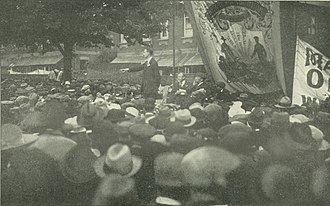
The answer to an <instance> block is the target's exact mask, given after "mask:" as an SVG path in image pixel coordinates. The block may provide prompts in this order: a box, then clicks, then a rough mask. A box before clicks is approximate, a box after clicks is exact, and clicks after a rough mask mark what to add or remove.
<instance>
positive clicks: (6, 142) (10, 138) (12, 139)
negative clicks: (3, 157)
mask: <svg viewBox="0 0 330 206" xmlns="http://www.w3.org/2000/svg"><path fill="white" fill-rule="evenodd" d="M1 137H2V139H1V140H2V141H1V150H8V149H13V148H17V147H21V146H24V145H27V144H30V143H33V142H35V141H36V140H37V139H38V138H39V136H38V135H37V134H23V133H22V130H21V129H20V128H19V127H18V126H16V125H13V124H4V125H2V128H1Z"/></svg>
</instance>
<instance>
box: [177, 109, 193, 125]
mask: <svg viewBox="0 0 330 206" xmlns="http://www.w3.org/2000/svg"><path fill="white" fill-rule="evenodd" d="M174 114H175V117H174V118H172V119H171V121H173V120H174V121H179V122H182V123H183V124H184V127H191V126H193V125H194V124H195V123H196V117H194V116H192V115H191V113H190V111H189V110H188V109H181V110H178V111H175V112H174Z"/></svg>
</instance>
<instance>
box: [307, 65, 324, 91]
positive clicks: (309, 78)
mask: <svg viewBox="0 0 330 206" xmlns="http://www.w3.org/2000/svg"><path fill="white" fill-rule="evenodd" d="M314 73H316V74H317V82H316V84H314V83H313V81H312V79H313V75H314ZM323 82H324V78H323V74H322V72H321V71H319V70H317V69H311V70H309V71H308V73H307V84H308V86H310V87H312V88H314V89H318V88H321V87H322V85H323Z"/></svg>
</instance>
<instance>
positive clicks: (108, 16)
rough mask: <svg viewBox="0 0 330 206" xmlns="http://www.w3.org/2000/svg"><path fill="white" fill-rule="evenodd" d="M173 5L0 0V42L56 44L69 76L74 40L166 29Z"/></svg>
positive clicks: (91, 41) (134, 37) (131, 0)
mask: <svg viewBox="0 0 330 206" xmlns="http://www.w3.org/2000/svg"><path fill="white" fill-rule="evenodd" d="M172 6H173V5H172V3H171V2H169V1H166V0H160V1H144V0H1V1H0V44H2V45H8V44H11V45H16V46H17V47H21V46H36V47H39V46H40V45H43V47H42V48H43V50H45V51H47V50H52V49H53V48H56V49H58V50H59V51H60V52H61V53H62V54H63V56H64V73H65V75H64V76H65V78H66V79H71V72H70V69H71V60H72V56H73V48H74V45H79V46H84V47H93V46H98V45H100V44H102V45H105V46H111V45H113V41H112V39H111V37H110V34H109V32H110V31H113V32H116V33H121V34H124V36H125V39H126V40H127V41H128V43H129V44H133V43H135V42H142V38H145V37H150V36H153V35H154V34H157V33H159V32H160V31H162V30H163V29H165V28H163V26H162V24H161V23H162V22H165V21H166V20H167V19H170V18H171V15H172V14H171V9H172ZM163 25H164V24H163Z"/></svg>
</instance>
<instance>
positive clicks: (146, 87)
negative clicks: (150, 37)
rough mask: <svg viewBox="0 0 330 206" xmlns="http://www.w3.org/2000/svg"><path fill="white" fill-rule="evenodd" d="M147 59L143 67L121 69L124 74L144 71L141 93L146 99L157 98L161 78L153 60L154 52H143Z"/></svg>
mask: <svg viewBox="0 0 330 206" xmlns="http://www.w3.org/2000/svg"><path fill="white" fill-rule="evenodd" d="M142 54H143V57H144V58H145V59H144V60H143V62H142V63H141V65H138V66H136V67H132V68H125V69H121V71H122V72H138V71H143V77H142V87H141V91H142V94H143V96H144V98H155V99H156V97H157V93H158V88H159V85H160V80H161V76H160V73H159V69H158V63H157V61H156V60H155V59H154V58H153V50H152V49H150V48H146V49H144V50H143V52H142Z"/></svg>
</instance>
